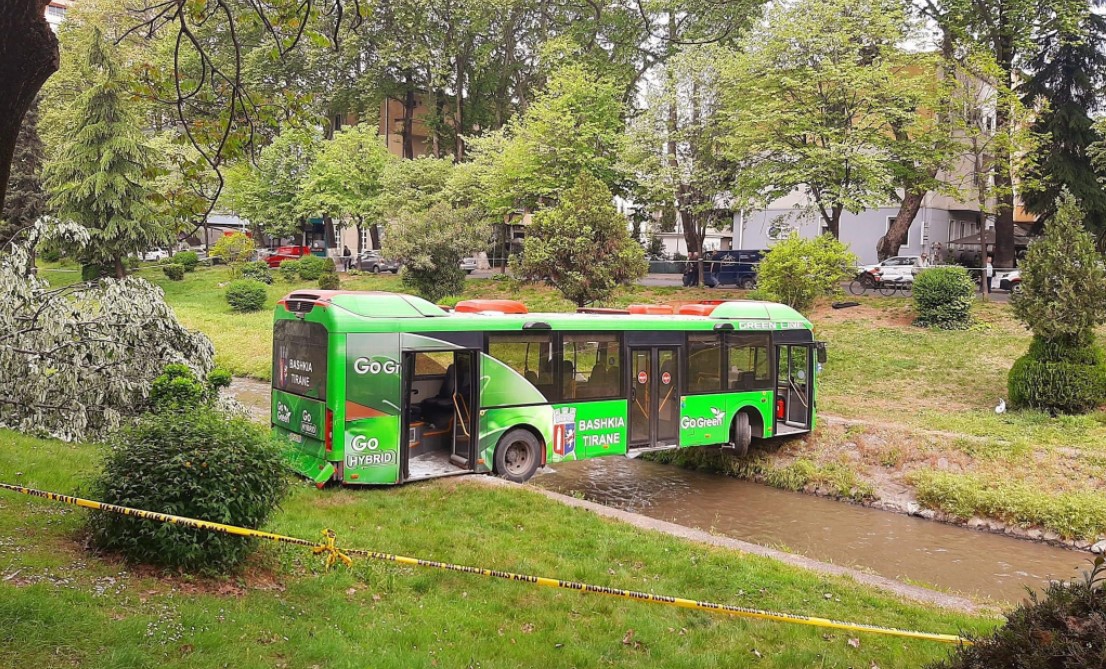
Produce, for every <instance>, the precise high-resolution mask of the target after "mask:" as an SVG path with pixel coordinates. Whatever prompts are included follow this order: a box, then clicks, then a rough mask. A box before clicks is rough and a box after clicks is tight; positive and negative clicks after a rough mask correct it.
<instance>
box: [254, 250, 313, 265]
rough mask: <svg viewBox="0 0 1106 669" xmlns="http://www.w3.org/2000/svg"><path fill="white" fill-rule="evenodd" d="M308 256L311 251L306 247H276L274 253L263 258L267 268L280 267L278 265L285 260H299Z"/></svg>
mask: <svg viewBox="0 0 1106 669" xmlns="http://www.w3.org/2000/svg"><path fill="white" fill-rule="evenodd" d="M308 255H311V249H309V248H307V247H306V246H278V247H277V248H276V250H275V251H273V252H272V253H270V254H269V255H267V256H265V262H266V263H267V264H268V265H269V267H280V263H282V262H284V261H285V260H299V259H300V258H302V257H303V256H308Z"/></svg>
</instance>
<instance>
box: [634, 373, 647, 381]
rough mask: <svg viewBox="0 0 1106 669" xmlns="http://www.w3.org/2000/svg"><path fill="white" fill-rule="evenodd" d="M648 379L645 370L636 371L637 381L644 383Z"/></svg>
mask: <svg viewBox="0 0 1106 669" xmlns="http://www.w3.org/2000/svg"><path fill="white" fill-rule="evenodd" d="M648 380H649V375H648V374H646V373H645V372H638V373H637V382H638V383H645V382H646V381H648Z"/></svg>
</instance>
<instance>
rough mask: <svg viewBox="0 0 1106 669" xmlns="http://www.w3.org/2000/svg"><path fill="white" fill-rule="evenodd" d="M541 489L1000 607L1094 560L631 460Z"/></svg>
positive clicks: (565, 475) (562, 474)
mask: <svg viewBox="0 0 1106 669" xmlns="http://www.w3.org/2000/svg"><path fill="white" fill-rule="evenodd" d="M545 471H546V472H547V473H545V474H539V475H538V476H536V477H534V479H532V481H531V483H532V484H534V485H537V486H541V487H542V488H546V489H549V490H553V491H556V492H561V493H565V494H576V495H579V494H581V493H582V494H583V496H584V497H585V498H587V499H589V500H591V501H593V502H599V503H600V504H606V505H608V506H613V507H617V508H620V509H623V510H626V511H633V512H635V513H640V514H643V515H646V516H650V517H652V518H657V519H660V520H666V521H669V522H674V523H678V524H680V525H685V526H689V527H695V528H698V529H702V530H708V531H712V532H715V533H718V534H722V535H726V536H729V537H733V538H735V539H742V540H745V541H750V542H753V543H757V544H761V545H765V546H771V547H773V548H780V549H783V550H786V551H789V552H792V553H800V554H803V555H806V556H808V557H811V558H814V559H816V560H821V561H824V562H832V563H835V564H840V565H844V566H849V567H857V568H861V569H865V570H868V571H871V572H874V573H876V574H879V575H882V576H887V577H890V578H896V579H899V580H902V581H908V582H911V583H915V584H919V585H926V586H931V587H937V588H938V589H942V590H947V591H950V592H956V593H960V594H964V595H970V596H974V597H979V598H986V599H991V600H995V601H1005V602H1011V601H1018V600H1020V599H1022V598H1023V597H1024V596H1025V594H1026V590H1025V589H1026V587H1029V588H1033V589H1035V590H1040V589H1043V588H1044V587H1045V586H1046V585H1047V584H1048V580H1049V579H1050V578H1061V579H1065V578H1070V577H1073V576H1077V575H1078V574H1079V573H1080V570H1081V569H1085V568H1086V567H1087V565H1088V556H1089V554H1088V553H1082V552H1078V551H1071V550H1065V549H1062V548H1056V547H1053V546H1048V545H1045V544H1038V543H1033V542H1030V541H1024V540H1020V539H1013V538H1009V537H1004V536H1001V535H996V534H987V533H984V532H979V531H975V530H969V529H966V528H960V527H954V526H951V525H943V524H941V523H936V522H933V521H928V520H923V519H921V518H913V517H910V516H905V515H902V514H897V513H890V512H887V511H877V510H875V509H867V508H864V507H860V506H854V505H851V504H844V503H841V502H835V501H831V500H827V499H822V498H818V497H814V496H811V495H803V494H799V493H791V492H786V491H782V490H776V489H774V488H769V487H767V486H764V485H759V484H756V483H749V482H747V481H740V480H737V479H733V478H728V477H724V476H720V475H716V474H707V473H703V472H695V471H688V470H685V469H680V468H678V467H674V466H671V465H659V464H656V463H653V462H646V461H642V460H630V459H627V458H618V457H613V458H601V459H598V460H588V461H584V462H571V463H562V464H558V465H555V466H553V467H551V468H548V469H546V470H545Z"/></svg>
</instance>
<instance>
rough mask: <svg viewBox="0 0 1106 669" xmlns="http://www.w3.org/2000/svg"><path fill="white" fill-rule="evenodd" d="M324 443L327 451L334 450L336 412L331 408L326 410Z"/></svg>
mask: <svg viewBox="0 0 1106 669" xmlns="http://www.w3.org/2000/svg"><path fill="white" fill-rule="evenodd" d="M323 443H324V444H325V445H326V452H327V453H332V452H334V412H333V411H331V410H330V409H327V410H326V419H325V421H324V422H323Z"/></svg>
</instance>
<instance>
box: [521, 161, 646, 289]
mask: <svg viewBox="0 0 1106 669" xmlns="http://www.w3.org/2000/svg"><path fill="white" fill-rule="evenodd" d="M516 269H517V271H518V272H519V273H520V274H521V275H522V276H523V277H526V278H528V279H533V280H544V281H546V282H548V283H550V284H551V285H553V287H555V288H556V289H557V290H559V291H560V292H561V294H562V295H564V296H565V298H566V299H568V300H571V301H572V302H573V303H574V304H576V306H578V307H582V306H584V305H587V304H590V303H592V302H596V301H599V300H603V299H606V298H607V297H609V296H610V294H611V293H612V292H613V291H614V289H615V288H617V287H618V286H620V285H623V284H628V283H631V282H633V281H635V280H637V279H640V278H641V277H643V276H645V273H646V272H647V271H648V269H649V265H648V263H646V262H645V256H644V253H643V251H642V248H641V245H640V244H638V243H637V242H636V241H635V240H633V239H631V238H630V235H629V232H627V229H626V217H625V216H623V215H622V214H620V213H619V212H618V210H617V209H616V208H615V206H614V205H613V204H612V203H611V192H610V191H609V190H608V189H607V187H606V185H604V184H603V182H602V181H600V180H599V179H597V178H596V177H594V176H593V175H591V174H590V173H589V172H586V171H581V172H580V173H579V175H578V176H577V177H576V183H575V185H574V186H573V187H572V188H570V189H568V190H567V191H565V192H564V193H562V195H561V198H560V201H559V202H558V204H557V206H556V207H553V208H551V209H546V210H543V211H541V212H538V213H537V214H536V215H535V216H534V223H533V225H531V226H530V228H529V229H528V231H527V236H526V244H525V246H524V247H523V252H522V259H521V262H518V263H517V267H516Z"/></svg>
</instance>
